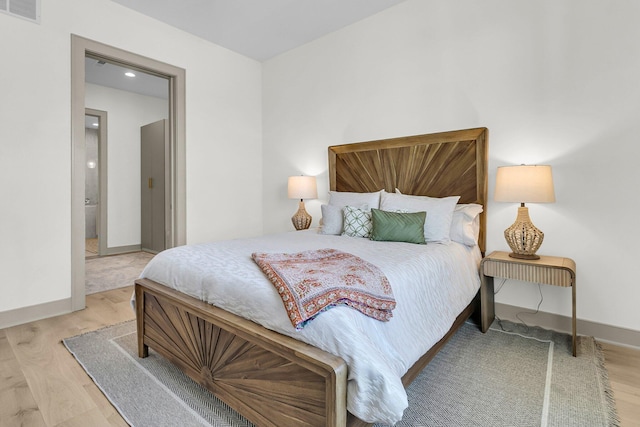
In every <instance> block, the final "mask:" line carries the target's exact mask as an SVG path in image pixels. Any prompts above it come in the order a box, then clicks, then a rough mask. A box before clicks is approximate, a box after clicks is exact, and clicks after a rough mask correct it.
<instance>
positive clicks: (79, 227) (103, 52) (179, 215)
mask: <svg viewBox="0 0 640 427" xmlns="http://www.w3.org/2000/svg"><path fill="white" fill-rule="evenodd" d="M86 56H90V57H97V58H102V59H105V60H106V61H108V62H112V63H116V64H119V65H123V66H126V67H130V68H134V69H139V70H140V71H144V72H145V73H150V74H156V75H158V76H160V77H164V78H167V79H168V80H169V117H168V119H169V130H170V132H169V138H170V150H171V153H170V165H171V167H170V171H169V173H170V176H171V179H170V180H169V182H168V188H167V191H168V192H169V194H170V212H169V218H170V224H171V227H170V229H169V230H167V247H168V248H170V247H174V246H179V245H184V244H185V243H186V126H185V122H186V113H185V70H184V69H182V68H179V67H175V66H173V65H170V64H166V63H164V62H160V61H156V60H154V59H151V58H147V57H144V56H141V55H137V54H135V53H132V52H128V51H125V50H122V49H118V48H116V47H113V46H109V45H106V44H103V43H100V42H96V41H94V40H90V39H87V38H84V37H80V36H77V35H75V34H72V35H71V310H73V311H76V310H82V309H83V308H84V307H85V265H84V264H85V263H84V234H85V219H84V198H85V195H84V191H85V190H84V185H85V183H84V180H85V169H84V168H85V152H86V148H85V135H84V115H85V57H86Z"/></svg>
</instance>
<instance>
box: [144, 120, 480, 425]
mask: <svg viewBox="0 0 640 427" xmlns="http://www.w3.org/2000/svg"><path fill="white" fill-rule="evenodd" d="M486 167H487V130H486V129H485V128H477V129H468V130H462V131H452V132H443V133H437V134H429V135H419V136H412V137H403V138H394V139H388V140H381V141H370V142H364V143H356V144H347V145H339V146H332V147H329V181H330V189H331V190H332V191H338V192H356V193H373V192H377V191H379V190H380V189H384V190H386V191H387V192H389V193H395V192H396V191H399V192H402V193H404V194H412V195H428V196H431V197H447V196H451V195H457V196H460V199H459V201H458V203H459V204H462V203H465V204H466V203H477V204H480V205H483V206H484V205H486V180H487V171H486ZM478 221H479V225H480V231H479V235H478V238H477V242H478V245H477V247H476V248H475V251H477V253H478V254H480V253H484V248H485V231H484V230H485V222H486V220H485V214H484V213H481V214H480V216H479V217H478ZM305 233H307V234H308V236H305ZM326 237H327V239H324V238H320V237H319V236H318V233H317V232H313V231H307V232H291V233H288V235H286V236H284V237H283V236H279V237H277V238H275V239H272V240H278V239H285V241H284V243H285V246H286V247H288V248H291V249H296V250H297V249H304V248H306V247H307V246H305V245H307V244H308V243H307V242H310V241H313V242H314V243H313V244H311V246H312V247H314V248H319V247H322V246H325V245H327V243H326V242H328V241H331V242H333V243H331V244H330V245H331V246H336V247H341V245H346V244H347V243H346V242H347V240H348V239H350V238H348V237H339V236H326ZM332 239H333V240H332ZM352 240H353V239H352ZM270 242H271V240H268V239H267V240H266V241H265V240H263V239H257V240H256V241H255V242H252V243H251V244H252V245H254V246H251V247H255V248H263V247H265V248H267V249H271V248H272V246H270V245H271V243H270ZM357 243H358V244H360V246H358V245H356V246H355V247H351V246H346V247H344V248H343V249H345V250H347V251H349V252H356V253H357V254H358V255H362V256H363V257H365V258H366V257H368V256H371V257H374V258H375V256H376V255H372V254H371V253H370V251H369V249H368V248H369V246H366V244H365V243H364V242H357ZM373 244H375V243H373ZM384 244H386V243H384ZM226 245H228V246H224V247H223V248H222V249H220V248H218V249H206V250H205V252H206V251H207V250H209V251H212V252H215V251H223V252H224V253H232V252H234V251H240V253H241V252H242V251H245V250H247V249H246V248H245V247H240V246H242V245H244V243H238V242H235V243H226ZM261 245H264V246H261ZM401 245H402V244H400V246H398V248H400V247H401ZM404 245H406V244H404ZM460 246H462V245H460ZM276 247H281V246H273V248H276ZM207 248H209V247H207ZM341 248H342V247H341ZM452 248H453V249H452ZM191 250H192V249H191V248H184V249H180V248H177V251H176V252H180V253H181V251H191ZM193 250H195V249H193ZM199 250H200V249H199ZM397 250H398V251H400V250H401V249H397ZM421 250H425V251H427V250H428V251H431V252H443V253H444V252H446V251H456V250H458V251H464V249H455V245H437V244H436V245H430V244H427V245H426V246H425V247H424V248H423V249H421ZM395 251H396V250H395V249H394V250H391V251H389V253H390V254H393V256H396V257H402V254H401V253H400V252H398V253H397V254H396V253H395ZM198 253H204V252H198ZM214 255H215V254H214ZM218 255H219V254H218ZM197 256H199V255H197ZM393 256H391V255H389V258H390V261H391V262H389V263H388V265H387V266H386V267H384V268H386V269H387V271H385V273H389V274H390V275H391V276H390V279H393V277H394V276H393V275H394V274H397V273H394V272H393V271H392V270H393V264H394V263H395V264H398V263H399V261H398V260H395V261H394V259H393ZM479 256H480V255H477V257H479ZM162 258H163V257H160V258H159V259H160V260H161V261H158V265H163V264H162ZM203 259H204V258H203ZM380 261H381V262H383V261H384V260H382V259H381V260H380ZM167 262H168V261H167ZM474 262H475V264H474V265H473V266H472V267H467V270H473V269H474V268H475V271H472V273H473V274H475V275H476V276H477V262H479V258H477V259H476V260H475V261H474ZM199 264H200V266H201V267H202V265H205V264H206V261H203V260H201V261H200V263H199ZM172 265H173V264H164V266H163V267H162V268H160V267H158V268H156V270H155V272H154V270H153V268H150V269H149V272H148V274H145V275H146V276H148V277H145V278H141V279H138V280H137V281H136V287H135V299H136V314H137V326H138V352H139V356H140V357H146V356H147V355H148V348H149V347H151V348H152V349H154V350H155V351H157V352H158V353H159V354H161V355H163V356H164V357H166V358H167V359H168V360H170V361H171V362H173V363H174V364H176V365H177V366H179V367H180V368H181V369H182V370H184V371H185V372H186V373H187V374H188V375H189V376H190V377H191V378H193V379H194V380H196V381H197V382H199V383H200V384H202V385H203V386H205V387H206V388H207V389H209V390H210V391H211V392H212V393H213V394H215V395H216V396H218V397H219V398H220V399H221V400H223V401H224V402H226V403H227V404H228V405H229V406H231V407H232V408H234V409H236V410H237V411H238V412H239V413H241V414H242V415H244V416H245V417H246V418H247V419H249V420H250V421H252V422H253V423H255V424H257V425H264V426H284V425H287V426H295V425H312V426H325V425H326V426H345V425H349V426H364V425H369V423H368V422H365V421H363V420H362V419H360V418H358V417H356V416H354V415H352V414H351V413H350V412H349V411H348V410H347V401H348V397H347V394H349V399H350V400H349V402H350V404H351V405H352V406H353V404H352V403H351V402H352V399H351V397H352V395H356V394H357V393H355V392H354V390H353V385H354V379H353V378H351V375H350V374H352V373H353V372H351V371H367V368H366V367H364V368H360V367H359V366H360V365H357V363H358V361H359V360H360V359H361V355H358V353H357V352H356V356H355V357H351V356H349V357H344V358H341V357H338V356H335V355H334V354H332V353H331V352H329V351H326V350H323V349H321V348H320V347H326V346H325V345H324V344H322V345H320V344H318V345H311V344H310V343H314V342H315V341H314V338H309V337H307V336H306V335H305V336H300V335H296V333H295V332H291V333H290V332H289V331H287V330H281V331H280V332H276V331H274V330H273V329H275V330H278V325H277V324H270V323H269V320H270V319H269V318H268V316H266V317H265V318H263V319H254V320H257V321H259V322H261V323H262V324H266V326H267V327H265V326H262V325H259V324H258V323H255V322H253V321H251V320H248V319H246V318H244V317H242V316H239V315H237V314H234V313H232V311H233V312H235V313H238V307H239V306H240V305H242V304H238V301H237V296H236V297H234V296H233V292H232V291H233V289H232V287H233V283H229V284H228V286H229V288H228V290H227V291H228V292H227V291H225V292H221V293H219V294H216V295H202V293H203V292H205V291H202V290H200V291H198V290H194V289H197V286H195V285H196V283H197V282H199V281H202V280H203V277H206V276H207V273H206V272H202V271H201V272H199V273H198V272H196V271H195V270H197V268H195V269H192V270H185V271H184V272H183V274H182V276H180V275H178V276H176V277H182V278H181V279H179V280H178V279H175V280H174V279H171V278H167V277H169V276H163V275H162V274H164V273H162V271H163V270H180V269H183V267H181V266H176V267H173V266H172ZM254 267H255V266H254ZM224 268H225V266H224V265H223V264H220V265H218V266H217V267H216V268H215V269H219V270H224ZM241 268H242V271H243V274H245V275H251V274H254V275H255V274H256V273H255V269H254V270H251V267H249V266H248V265H243V267H241ZM201 270H202V268H201ZM245 270H246V273H245ZM451 270H456V269H455V268H453V269H451ZM460 270H464V269H463V268H460ZM258 271H259V270H258ZM161 273H162V274H161ZM162 282H172V283H165V284H166V285H169V286H165V284H161V283H162ZM171 286H173V287H174V288H176V289H173V288H172V287H171ZM394 292H395V289H394ZM189 293H190V294H191V295H194V296H195V297H194V296H191V295H189ZM198 293H200V295H198ZM205 293H206V292H205ZM398 296H399V298H400V299H399V301H400V300H401V299H402V298H407V297H406V296H403V294H402V292H400V294H399V295H398ZM474 296H475V297H474ZM196 297H197V298H196ZM234 298H236V303H235V305H234ZM269 298H270V297H269V295H267V294H264V295H260V300H259V301H267V302H268V300H269ZM202 299H204V300H207V299H210V300H211V299H212V300H213V301H214V302H216V301H221V300H224V299H228V300H229V301H227V302H228V303H230V306H229V307H231V308H229V307H227V308H228V310H223V309H221V308H219V307H216V306H213V305H211V304H209V303H207V302H204V301H202ZM467 299H469V300H470V302H469V303H468V304H467V303H466V302H465V303H464V304H463V305H460V306H458V307H457V308H455V310H453V309H451V310H453V311H454V312H452V313H449V319H448V320H447V322H448V323H447V326H446V328H445V329H444V330H443V331H442V333H440V334H439V335H438V339H437V340H436V341H434V342H433V343H430V344H429V345H428V348H424V349H420V355H418V356H417V357H414V355H412V356H411V357H412V359H410V360H412V362H411V365H409V366H402V367H398V368H397V370H399V372H403V373H404V374H402V376H401V378H400V380H399V381H400V382H401V384H400V386H405V387H406V386H407V385H408V384H409V383H410V382H411V381H412V380H413V379H414V378H415V377H416V376H417V375H418V374H419V372H420V371H421V370H422V368H423V367H424V366H426V364H427V363H428V362H429V360H431V358H433V356H434V355H435V354H436V353H437V351H438V350H439V349H440V348H441V347H442V346H443V345H444V343H445V342H446V341H447V339H448V338H449V337H450V336H452V335H453V334H454V333H455V331H456V330H457V329H458V328H459V327H460V326H461V325H462V323H464V321H466V319H467V318H469V316H470V315H471V314H472V313H473V312H474V310H475V309H476V307H477V306H478V296H477V294H475V290H474V295H472V296H471V297H470V298H469V297H468V296H467ZM271 303H273V301H271ZM251 304H253V303H247V305H248V306H249V313H242V314H243V315H247V317H250V316H251V311H252V310H253V309H254V308H256V307H257V306H256V307H254V308H252V306H251ZM256 304H257V303H256ZM274 305H276V306H277V304H274ZM399 306H400V303H399ZM279 309H280V310H282V311H284V310H283V309H282V303H280V307H279ZM346 311H349V309H348V308H344V309H342V308H341V307H338V308H333V309H331V310H328V311H327V312H325V313H322V314H320V315H319V316H318V317H317V318H316V319H315V320H313V322H314V323H315V322H318V325H321V324H322V323H323V322H327V321H328V320H325V319H329V318H331V317H340V316H342V315H343V313H346ZM273 316H274V317H277V315H276V314H273ZM258 317H259V316H258ZM362 317H364V316H362ZM402 317H403V315H398V319H400V318H402ZM399 321H400V320H398V321H397V322H399ZM397 322H396V324H397ZM365 323H366V322H365ZM391 323H392V322H389V324H391ZM314 328H316V329H319V328H320V326H318V327H315V326H314V327H311V328H309V330H312V329H314ZM306 329H307V328H306V327H305V330H306ZM322 330H326V327H324V329H322ZM288 335H289V336H288ZM309 335H310V336H311V332H310V333H309ZM294 337H296V338H299V339H296V338H294ZM302 340H305V341H307V342H303V341H302ZM336 341H340V339H336ZM355 347H356V351H358V350H359V351H364V350H363V349H361V348H360V347H359V345H358V346H355ZM327 348H331V346H330V345H329V346H328V347H327ZM367 351H368V350H367ZM414 351H415V350H414ZM423 351H424V352H423ZM385 357H386V356H385ZM345 359H346V360H349V365H348V364H347V362H346V361H345ZM414 359H415V361H414ZM403 360H404V359H403ZM354 363H356V365H354ZM348 366H349V367H348ZM370 370H372V369H370ZM373 371H375V369H373ZM405 371H406V372H405ZM371 375H373V377H372V378H373V380H374V382H375V381H376V378H377V377H376V375H377V374H376V373H375V372H374V373H371ZM383 388H384V387H383ZM387 392H388V394H389V395H390V396H391V395H395V394H401V393H398V392H397V391H394V390H393V387H391V389H390V391H387ZM364 397H366V395H365V396H364ZM390 406H393V405H391V404H390ZM358 411H359V410H358ZM358 411H355V412H356V413H358ZM364 418H365V419H366V418H367V417H364ZM369 421H379V420H369Z"/></svg>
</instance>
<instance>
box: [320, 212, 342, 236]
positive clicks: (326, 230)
mask: <svg viewBox="0 0 640 427" xmlns="http://www.w3.org/2000/svg"><path fill="white" fill-rule="evenodd" d="M320 209H322V227H320V234H334V235H339V234H342V224H343V216H342V207H341V206H333V205H321V206H320Z"/></svg>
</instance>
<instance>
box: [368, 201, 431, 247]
mask: <svg viewBox="0 0 640 427" xmlns="http://www.w3.org/2000/svg"><path fill="white" fill-rule="evenodd" d="M426 218H427V213H426V212H414V213H401V212H388V211H382V210H380V209H371V223H372V225H373V229H372V231H371V240H379V241H386V242H407V243H419V244H424V243H425V240H424V221H425V219H426Z"/></svg>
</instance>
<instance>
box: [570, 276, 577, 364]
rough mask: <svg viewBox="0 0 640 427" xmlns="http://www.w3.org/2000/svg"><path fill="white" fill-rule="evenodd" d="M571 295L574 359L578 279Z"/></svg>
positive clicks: (574, 350) (574, 351)
mask: <svg viewBox="0 0 640 427" xmlns="http://www.w3.org/2000/svg"><path fill="white" fill-rule="evenodd" d="M571 295H572V306H573V307H572V310H571V311H572V316H571V317H572V318H571V328H572V332H573V337H572V338H571V344H572V347H573V357H576V344H577V343H576V279H575V278H574V279H573V284H572V286H571Z"/></svg>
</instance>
